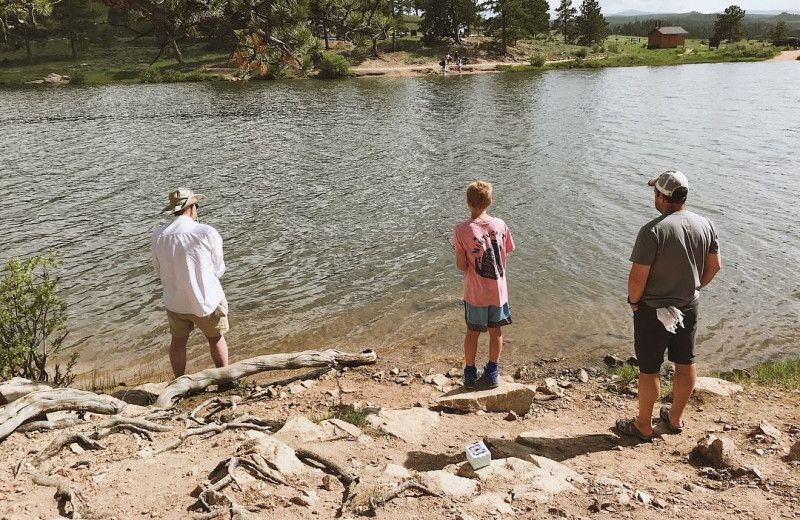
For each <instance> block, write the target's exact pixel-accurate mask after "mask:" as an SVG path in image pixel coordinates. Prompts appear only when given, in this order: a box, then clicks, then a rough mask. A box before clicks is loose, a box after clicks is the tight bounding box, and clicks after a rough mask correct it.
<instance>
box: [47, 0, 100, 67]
mask: <svg viewBox="0 0 800 520" xmlns="http://www.w3.org/2000/svg"><path fill="white" fill-rule="evenodd" d="M98 15H99V11H98V10H97V9H95V8H94V7H93V5H92V3H91V2H90V0H60V1H59V2H58V3H56V4H53V15H52V16H51V17H50V20H51V21H52V22H53V23H54V24H55V27H54V28H55V31H56V33H58V34H63V35H64V36H66V37H67V39H68V40H69V45H70V49H71V51H72V57H73V58H77V57H78V40H79V39H81V38H88V37H91V36H93V35H94V34H95V33H96V32H97V23H96V19H97V16H98Z"/></svg>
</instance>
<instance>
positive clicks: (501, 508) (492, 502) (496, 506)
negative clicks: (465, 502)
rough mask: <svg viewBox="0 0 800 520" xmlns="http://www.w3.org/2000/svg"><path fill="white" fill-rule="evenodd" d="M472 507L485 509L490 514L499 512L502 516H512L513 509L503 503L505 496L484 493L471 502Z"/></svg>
mask: <svg viewBox="0 0 800 520" xmlns="http://www.w3.org/2000/svg"><path fill="white" fill-rule="evenodd" d="M472 505H473V506H474V507H485V508H487V509H488V510H489V511H490V512H492V513H493V512H495V511H497V512H499V513H501V514H504V515H513V514H514V508H512V507H511V506H510V505H508V504H507V503H506V501H505V496H504V495H501V494H500V493H485V494H482V495H480V496H479V497H477V498H475V499H473V500H472Z"/></svg>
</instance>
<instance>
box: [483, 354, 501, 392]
mask: <svg viewBox="0 0 800 520" xmlns="http://www.w3.org/2000/svg"><path fill="white" fill-rule="evenodd" d="M480 379H481V380H483V381H486V386H488V387H489V388H497V387H498V386H499V385H500V367H499V366H498V365H497V363H493V362H491V361H489V362H488V363H486V366H485V367H484V368H483V374H482V375H481V377H480Z"/></svg>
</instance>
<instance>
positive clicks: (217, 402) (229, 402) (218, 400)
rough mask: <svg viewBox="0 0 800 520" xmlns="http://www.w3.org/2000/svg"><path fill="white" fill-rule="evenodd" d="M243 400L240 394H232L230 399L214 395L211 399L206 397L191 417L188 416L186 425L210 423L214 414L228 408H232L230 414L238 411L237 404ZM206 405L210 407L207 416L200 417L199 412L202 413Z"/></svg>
mask: <svg viewBox="0 0 800 520" xmlns="http://www.w3.org/2000/svg"><path fill="white" fill-rule="evenodd" d="M241 400H242V398H241V397H239V396H238V395H235V396H232V397H231V398H230V399H225V398H222V397H212V398H211V399H206V400H205V401H203V402H202V403H200V404H199V405H198V406H197V407H196V408H195V409H194V410H192V413H190V414H189V417H187V418H186V427H187V428H191V426H192V423H196V424H200V425H203V424H208V421H209V419H211V417H213V416H214V414H216V413H218V412H221V411H222V410H225V409H226V408H230V412H229V414H233V413H234V412H235V411H236V404H237V403H238V402H239V401H241ZM205 407H209V412H208V413H207V414H206V416H205V417H198V416H197V414H198V413H200V411H201V410H202V409H203V408H205Z"/></svg>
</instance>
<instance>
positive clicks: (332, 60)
mask: <svg viewBox="0 0 800 520" xmlns="http://www.w3.org/2000/svg"><path fill="white" fill-rule="evenodd" d="M318 68H319V73H318V74H317V77H318V78H323V79H335V78H344V77H347V76H350V75H351V72H350V62H349V61H347V58H345V57H344V56H342V55H341V54H336V53H335V52H323V53H322V59H321V60H320V62H319V66H318Z"/></svg>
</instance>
